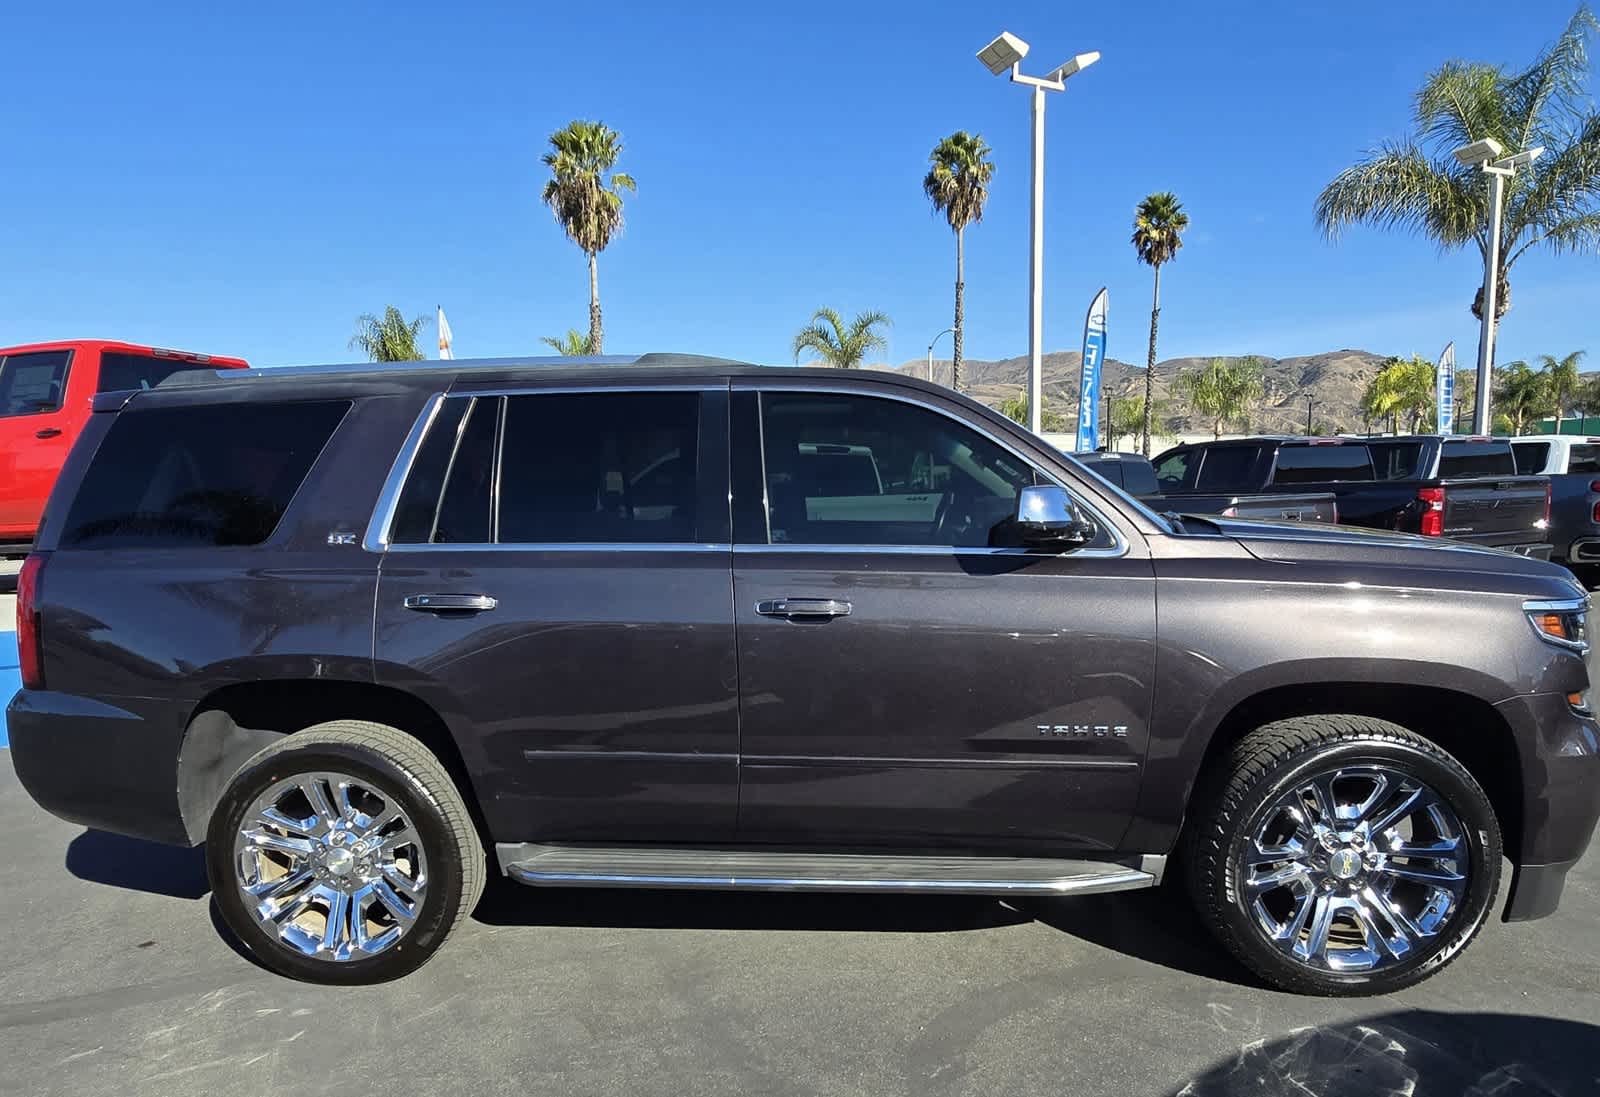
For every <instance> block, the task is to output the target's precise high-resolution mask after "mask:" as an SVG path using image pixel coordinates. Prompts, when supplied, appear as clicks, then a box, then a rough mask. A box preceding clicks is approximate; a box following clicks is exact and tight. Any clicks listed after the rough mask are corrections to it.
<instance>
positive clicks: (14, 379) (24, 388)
mask: <svg viewBox="0 0 1600 1097" xmlns="http://www.w3.org/2000/svg"><path fill="white" fill-rule="evenodd" d="M71 360H72V352H71V351H70V350H41V351H34V352H33V353H32V354H7V355H0V419H5V418H9V417H11V416H13V415H38V414H39V413H41V412H47V411H55V410H56V409H58V408H59V407H61V395H62V392H63V390H64V389H65V388H66V386H67V364H68V363H69V362H70V361H71Z"/></svg>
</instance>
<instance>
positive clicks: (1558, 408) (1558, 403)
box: [1556, 389, 1561, 435]
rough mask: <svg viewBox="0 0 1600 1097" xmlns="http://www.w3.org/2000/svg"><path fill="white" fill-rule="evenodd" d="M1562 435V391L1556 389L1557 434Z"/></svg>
mask: <svg viewBox="0 0 1600 1097" xmlns="http://www.w3.org/2000/svg"><path fill="white" fill-rule="evenodd" d="M1560 433H1561V390H1560V389H1556V434H1557V435H1559V434H1560Z"/></svg>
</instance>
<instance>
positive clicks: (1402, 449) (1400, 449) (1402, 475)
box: [1367, 442, 1422, 480]
mask: <svg viewBox="0 0 1600 1097" xmlns="http://www.w3.org/2000/svg"><path fill="white" fill-rule="evenodd" d="M1367 449H1368V451H1369V452H1370V453H1371V454H1372V466H1373V471H1374V474H1375V475H1376V476H1377V478H1378V479H1379V480H1411V479H1414V478H1415V477H1416V476H1417V465H1418V464H1419V463H1420V462H1421V461H1422V443H1421V442H1368V443H1367Z"/></svg>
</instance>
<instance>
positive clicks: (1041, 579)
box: [732, 382, 1155, 851]
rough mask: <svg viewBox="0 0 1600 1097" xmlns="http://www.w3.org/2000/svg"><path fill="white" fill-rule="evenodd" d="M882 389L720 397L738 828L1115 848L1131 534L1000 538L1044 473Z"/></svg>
mask: <svg viewBox="0 0 1600 1097" xmlns="http://www.w3.org/2000/svg"><path fill="white" fill-rule="evenodd" d="M737 387H738V383H736V389H737ZM757 389H759V391H756V390H757ZM881 392H882V389H881V388H880V389H875V390H872V392H871V394H869V392H867V391H860V392H857V391H851V389H850V387H849V386H848V385H846V386H841V387H839V388H830V389H829V390H827V391H818V390H816V389H807V388H806V387H805V386H803V385H801V384H799V383H794V384H789V385H782V384H779V383H776V382H768V383H765V384H762V385H759V386H758V385H756V384H754V383H752V384H751V385H750V386H749V389H748V390H740V391H735V393H734V397H733V423H732V429H733V452H734V520H735V534H736V544H735V547H734V609H735V616H736V621H737V627H738V637H739V640H738V644H739V673H740V684H741V701H740V703H741V711H742V736H741V747H742V766H741V783H742V786H741V796H740V812H739V833H740V839H741V841H758V842H759V841H782V842H791V843H807V844H814V845H824V846H841V845H842V846H852V845H879V846H896V847H950V848H971V849H985V848H987V849H1017V850H1022V849H1029V848H1043V849H1050V850H1055V851H1068V850H1082V851H1097V850H1106V849H1110V848H1113V847H1115V846H1116V844H1117V842H1118V840H1119V839H1120V837H1121V835H1122V833H1123V831H1124V830H1125V829H1126V827H1127V824H1128V821H1129V818H1130V815H1131V813H1132V810H1133V806H1134V800H1135V796H1136V793H1137V790H1138V785H1139V777H1140V766H1141V763H1142V761H1143V758H1144V751H1145V744H1146V731H1147V720H1148V716H1149V705H1150V697H1151V688H1152V682H1151V679H1152V675H1153V670H1154V645H1153V640H1154V631H1155V593H1154V583H1153V580H1152V570H1151V564H1150V561H1149V559H1148V558H1147V557H1146V556H1145V555H1144V549H1143V543H1142V541H1141V540H1140V539H1139V537H1138V534H1137V533H1136V532H1135V531H1133V530H1121V529H1119V528H1118V527H1117V526H1116V525H1114V524H1113V523H1112V522H1111V521H1109V520H1107V519H1106V518H1105V517H1103V516H1096V517H1097V519H1098V521H1097V524H1098V525H1099V534H1098V536H1097V538H1096V540H1095V541H1094V542H1092V543H1091V544H1089V545H1087V546H1085V547H1084V548H1082V549H1079V550H1077V551H1074V552H1069V553H1064V554H1044V553H1036V552H1029V551H1026V550H1024V549H1021V548H1019V547H1014V546H1015V544H1016V541H1015V536H1014V531H1013V529H1012V524H1011V520H1012V518H1013V516H1014V514H1015V508H1016V500H1017V494H1018V492H1019V491H1020V489H1021V488H1022V487H1023V486H1025V485H1029V484H1033V483H1036V482H1049V481H1062V482H1064V483H1066V486H1068V487H1069V489H1070V486H1071V485H1070V481H1068V480H1067V476H1066V475H1063V472H1064V470H1063V468H1062V467H1061V466H1059V465H1058V466H1056V467H1055V468H1053V469H1052V468H1049V467H1042V464H1041V463H1040V462H1038V461H1036V460H1035V459H1030V458H1028V457H1025V456H1022V455H1020V454H1019V452H1018V449H1017V448H1014V447H1013V446H1011V445H1008V444H1006V443H1003V442H1001V441H999V440H997V437H996V436H994V435H991V434H990V433H989V431H988V430H986V429H984V428H982V427H981V426H979V425H978V424H976V423H974V422H973V421H971V420H966V421H964V420H963V418H962V415H963V414H967V415H970V413H963V412H962V410H961V408H960V405H959V404H956V403H954V402H951V403H949V404H945V405H940V403H939V401H938V400H937V398H935V397H931V396H925V395H923V394H920V393H919V394H915V395H914V396H910V397H907V398H893V397H886V396H883V395H878V394H877V393H881ZM1068 475H1070V474H1068ZM1080 494H1081V493H1080ZM752 504H753V505H752Z"/></svg>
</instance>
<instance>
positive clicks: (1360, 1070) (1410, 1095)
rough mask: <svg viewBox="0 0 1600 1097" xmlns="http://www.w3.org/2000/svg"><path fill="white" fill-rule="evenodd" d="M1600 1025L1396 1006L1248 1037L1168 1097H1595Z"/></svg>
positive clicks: (1599, 1064) (1598, 1079)
mask: <svg viewBox="0 0 1600 1097" xmlns="http://www.w3.org/2000/svg"><path fill="white" fill-rule="evenodd" d="M1597 1047H1600V1028H1597V1027H1595V1026H1594V1025H1590V1024H1585V1023H1583V1022H1581V1021H1565V1020H1557V1019H1555V1018H1551V1017H1522V1016H1515V1015H1512V1014H1507V1013H1440V1012H1434V1011H1431V1010H1418V1009H1411V1010H1399V1011H1396V1012H1392V1013H1380V1014H1378V1015H1376V1016H1373V1017H1367V1018H1361V1019H1359V1020H1355V1021H1343V1022H1339V1023H1337V1024H1329V1025H1318V1026H1316V1027H1313V1028H1303V1029H1296V1030H1295V1031H1293V1032H1291V1033H1289V1034H1288V1035H1287V1036H1281V1037H1277V1038H1275V1039H1268V1040H1262V1039H1259V1038H1257V1039H1254V1040H1251V1041H1250V1042H1249V1043H1246V1044H1245V1045H1243V1046H1242V1047H1241V1048H1240V1049H1239V1051H1238V1053H1237V1054H1236V1055H1233V1056H1231V1057H1229V1058H1228V1059H1226V1060H1224V1061H1223V1062H1220V1063H1217V1064H1216V1065H1215V1066H1213V1067H1211V1068H1210V1069H1209V1070H1207V1071H1205V1072H1204V1073H1203V1074H1200V1075H1198V1076H1196V1077H1193V1078H1191V1079H1189V1080H1188V1081H1186V1082H1184V1083H1183V1084H1182V1085H1179V1086H1175V1087H1173V1089H1171V1090H1170V1091H1169V1094H1170V1095H1171V1097H1235V1095H1239V1097H1244V1095H1246V1094H1248V1095H1249V1097H1306V1095H1307V1094H1316V1095H1317V1097H1374V1095H1379V1094H1383V1095H1390V1094H1406V1095H1407V1097H1464V1095H1474V1097H1488V1095H1490V1094H1502V1095H1505V1097H1511V1095H1513V1094H1526V1095H1527V1097H1544V1095H1546V1094H1550V1095H1554V1094H1579V1093H1596V1092H1600V1060H1597V1059H1596V1057H1595V1048H1597Z"/></svg>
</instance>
